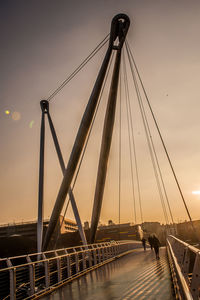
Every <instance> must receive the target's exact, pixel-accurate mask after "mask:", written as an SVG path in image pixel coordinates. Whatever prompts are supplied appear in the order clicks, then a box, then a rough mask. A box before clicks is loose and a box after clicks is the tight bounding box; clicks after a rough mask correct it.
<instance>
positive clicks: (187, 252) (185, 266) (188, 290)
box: [167, 235, 200, 300]
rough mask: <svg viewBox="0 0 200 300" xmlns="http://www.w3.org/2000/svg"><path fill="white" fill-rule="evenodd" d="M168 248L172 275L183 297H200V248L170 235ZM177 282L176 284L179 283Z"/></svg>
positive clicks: (189, 298)
mask: <svg viewBox="0 0 200 300" xmlns="http://www.w3.org/2000/svg"><path fill="white" fill-rule="evenodd" d="M167 249H168V256H169V262H170V267H171V271H172V275H175V281H177V282H176V283H177V284H178V291H177V292H178V293H180V294H181V296H182V298H183V299H187V300H191V299H194V300H197V299H199V297H200V292H199V291H200V250H199V249H198V248H196V247H194V246H191V245H189V244H188V243H186V242H183V241H181V240H180V239H178V238H176V237H174V236H172V235H170V236H168V238H167ZM177 284H176V285H177Z"/></svg>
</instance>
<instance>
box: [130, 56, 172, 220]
mask: <svg viewBox="0 0 200 300" xmlns="http://www.w3.org/2000/svg"><path fill="white" fill-rule="evenodd" d="M127 54H128V59H129V63H130V68H131V72H132V77H133V81H134V85H135V90H136V95H137V99H138V104H139V108H140V112H141V116H142V121H143V125H144V129H145V135H146V138H147V144H148V148H149V152H150V157H151V161H152V165H153V170H154V174H155V178H156V183H157V187H158V192H159V196H160V200H161V205H162V208H163V214H164V218H165V221H166V224H168V223H169V220H168V216H167V211H166V207H165V203H164V199H163V194H162V189H161V185H160V181H159V176H158V172H157V168H156V163H155V158H154V154H153V150H152V145H151V140H150V134H149V132H148V129H147V124H146V120H145V118H144V114H143V110H142V106H141V94H140V91H139V87H138V83H137V80H136V77H135V73H134V69H133V66H132V64H131V61H130V55H129V52H127Z"/></svg>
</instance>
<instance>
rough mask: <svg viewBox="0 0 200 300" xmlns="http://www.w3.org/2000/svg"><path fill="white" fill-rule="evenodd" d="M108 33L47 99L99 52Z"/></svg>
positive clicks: (107, 37) (51, 97)
mask: <svg viewBox="0 0 200 300" xmlns="http://www.w3.org/2000/svg"><path fill="white" fill-rule="evenodd" d="M109 35H110V34H107V36H106V37H105V38H104V39H103V40H102V41H101V42H100V43H99V44H98V45H97V46H96V48H95V49H94V50H93V51H92V52H91V53H90V54H89V55H88V56H87V57H86V58H85V59H84V60H83V61H82V63H81V64H80V65H79V66H78V67H77V68H76V69H75V70H74V71H73V72H72V73H71V74H70V75H69V76H68V77H67V78H66V79H65V80H64V81H63V82H62V83H61V84H60V85H59V87H58V88H57V89H56V90H55V91H54V92H53V93H52V94H51V95H50V96H49V97H48V98H47V101H50V100H51V99H53V98H54V97H55V96H56V95H57V94H58V93H59V92H60V91H61V90H62V89H63V88H64V87H65V85H66V84H67V83H69V82H70V81H71V80H72V79H73V78H74V77H75V76H76V74H78V73H79V72H80V71H81V70H82V68H83V67H84V66H85V65H86V64H87V63H88V62H89V61H90V60H91V59H92V58H93V57H94V56H95V55H96V54H97V52H99V50H100V49H101V48H102V47H103V46H104V45H105V44H106V43H107V41H108V39H109Z"/></svg>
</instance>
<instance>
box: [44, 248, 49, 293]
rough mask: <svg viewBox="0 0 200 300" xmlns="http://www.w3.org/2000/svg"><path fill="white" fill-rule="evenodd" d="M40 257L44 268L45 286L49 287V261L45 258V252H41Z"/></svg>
mask: <svg viewBox="0 0 200 300" xmlns="http://www.w3.org/2000/svg"><path fill="white" fill-rule="evenodd" d="M42 259H43V260H44V270H45V286H46V288H49V286H50V278H49V261H48V259H47V258H46V256H45V254H44V253H42Z"/></svg>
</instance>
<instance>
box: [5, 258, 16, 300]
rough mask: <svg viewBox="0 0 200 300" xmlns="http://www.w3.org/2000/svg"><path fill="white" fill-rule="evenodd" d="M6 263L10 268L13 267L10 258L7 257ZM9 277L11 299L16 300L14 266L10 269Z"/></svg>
mask: <svg viewBox="0 0 200 300" xmlns="http://www.w3.org/2000/svg"><path fill="white" fill-rule="evenodd" d="M6 263H7V266H8V267H9V268H12V267H13V265H12V263H11V260H10V259H7V260H6ZM9 278H10V300H16V269H15V268H14V267H13V268H12V269H10V270H9Z"/></svg>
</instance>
